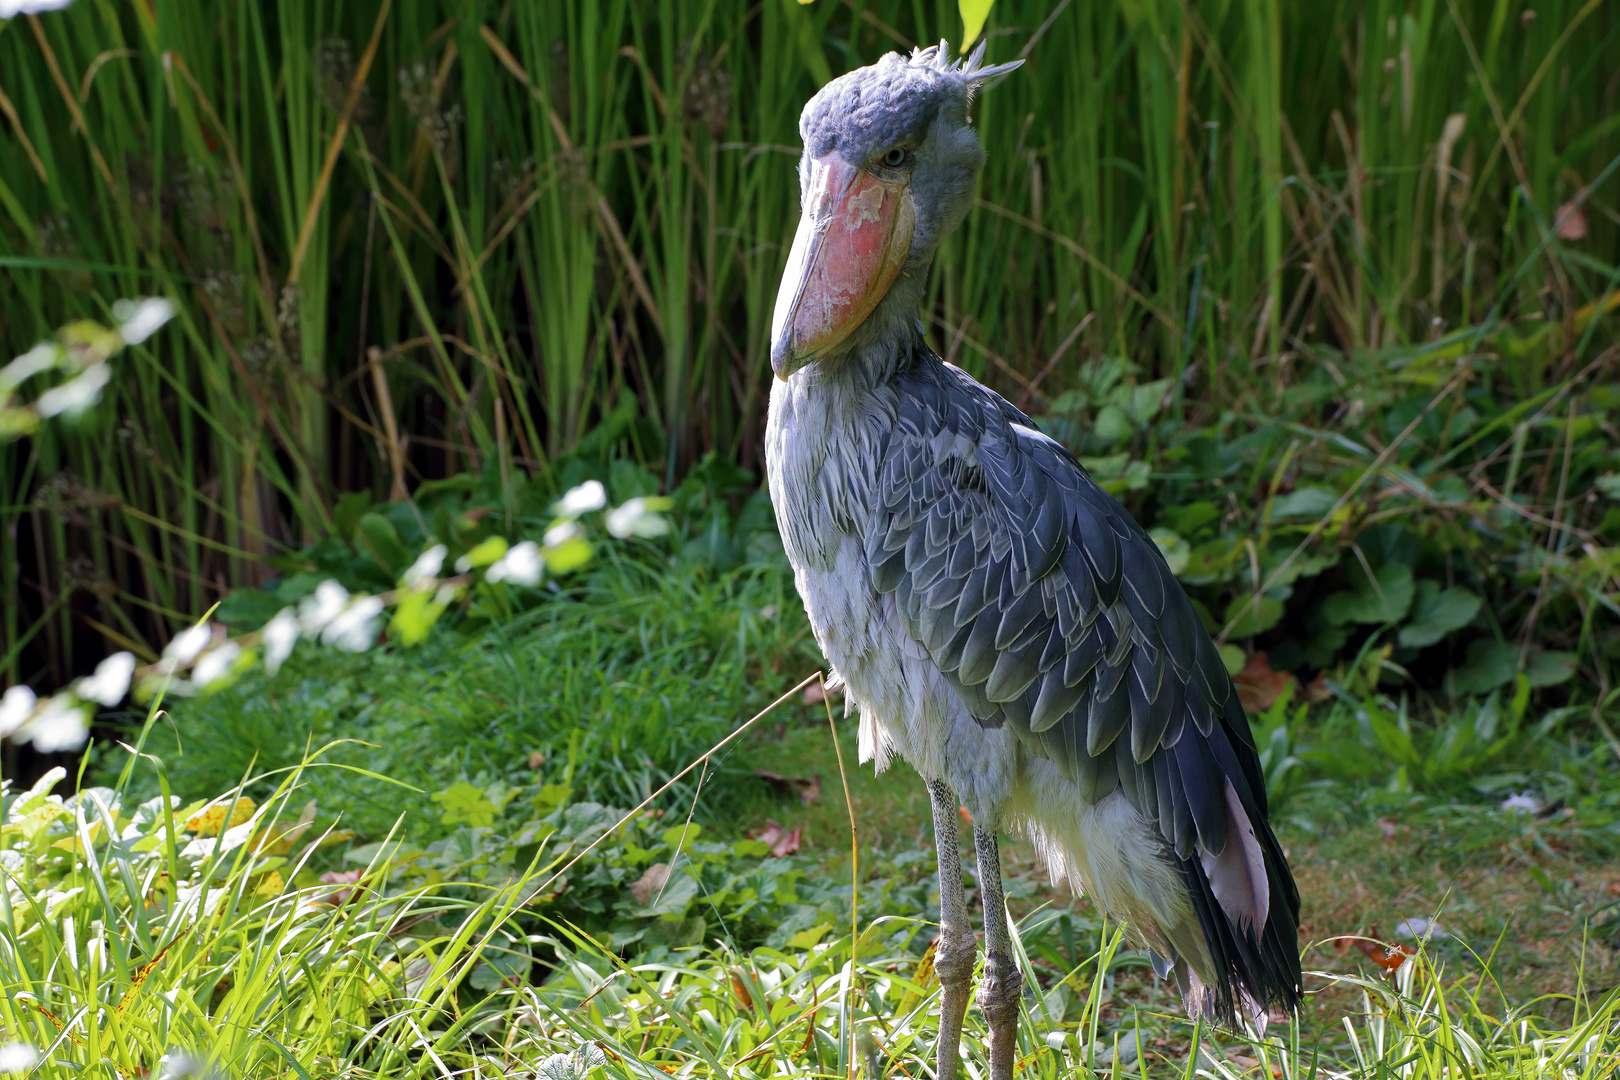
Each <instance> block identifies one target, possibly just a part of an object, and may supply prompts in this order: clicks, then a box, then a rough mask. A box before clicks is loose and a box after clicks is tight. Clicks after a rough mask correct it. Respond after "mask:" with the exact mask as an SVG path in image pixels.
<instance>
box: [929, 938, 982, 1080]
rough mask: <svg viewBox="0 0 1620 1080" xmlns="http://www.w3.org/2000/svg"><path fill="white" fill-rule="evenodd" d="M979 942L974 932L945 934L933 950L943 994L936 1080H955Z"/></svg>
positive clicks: (940, 1006)
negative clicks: (963, 1022)
mask: <svg viewBox="0 0 1620 1080" xmlns="http://www.w3.org/2000/svg"><path fill="white" fill-rule="evenodd" d="M978 951H979V950H978V942H977V940H976V939H975V938H974V936H973V932H972V931H971V930H968V931H958V932H954V933H953V932H951V931H949V930H947V931H944V932H942V933H941V934H940V936H939V943H938V944H937V945H936V946H935V947H934V974H935V975H937V976H939V986H940V989H941V990H942V991H943V993H942V994H941V997H940V1003H939V1042H938V1043H937V1044H936V1046H935V1069H936V1072H935V1076H936V1077H937V1080H953V1078H954V1077H955V1076H956V1067H957V1062H958V1061H959V1060H960V1058H961V1045H962V1018H963V1017H964V1016H966V1015H967V1007H968V991H970V990H971V989H972V988H973V964H974V961H975V960H976V959H977V956H978Z"/></svg>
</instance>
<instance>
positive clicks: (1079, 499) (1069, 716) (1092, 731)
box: [864, 360, 1298, 983]
mask: <svg viewBox="0 0 1620 1080" xmlns="http://www.w3.org/2000/svg"><path fill="white" fill-rule="evenodd" d="M895 390H896V392H897V395H898V404H897V417H896V422H895V424H894V427H893V429H892V432H891V434H890V435H889V437H888V440H887V443H886V445H884V446H883V448H882V452H881V454H882V456H881V462H880V463H879V466H878V470H877V475H876V483H877V491H876V499H875V501H876V504H877V509H876V513H875V514H874V517H873V520H872V522H871V524H870V526H869V529H868V531H867V533H866V535H865V537H864V541H865V545H866V554H867V557H868V559H869V562H870V565H871V566H872V569H873V575H874V580H875V583H876V586H877V588H878V590H879V591H880V592H885V593H886V592H891V591H892V592H893V593H894V594H895V607H896V610H897V611H898V613H899V615H900V620H901V624H902V626H903V627H904V628H905V630H906V632H907V633H908V634H909V635H911V636H912V637H913V638H915V639H916V640H917V641H918V642H920V643H921V644H922V645H923V646H924V647H925V648H926V649H927V650H928V652H929V654H930V655H931V656H932V657H933V659H934V662H935V663H936V664H937V665H938V667H939V668H940V670H941V671H942V672H944V674H945V675H946V677H947V678H948V679H949V680H950V681H951V683H952V685H953V686H954V687H955V688H956V690H957V692H958V694H959V695H960V696H961V698H962V700H963V702H964V703H965V704H966V705H967V707H968V709H969V710H971V711H972V713H973V714H974V715H975V716H976V717H978V718H979V720H980V721H981V722H982V723H984V724H985V725H987V726H1001V725H1003V724H1005V725H1007V726H1009V727H1010V728H1011V729H1012V730H1013V731H1014V732H1015V733H1016V735H1017V737H1018V739H1019V740H1020V741H1021V742H1022V743H1023V744H1024V745H1025V746H1026V747H1027V748H1028V749H1029V750H1030V751H1031V752H1033V753H1034V754H1036V755H1038V756H1041V757H1045V758H1048V759H1050V760H1051V761H1052V762H1053V763H1055V764H1056V765H1057V767H1058V768H1059V769H1060V770H1061V771H1062V772H1063V773H1064V774H1065V775H1066V776H1068V777H1069V778H1070V779H1071V780H1073V781H1075V782H1076V783H1077V784H1078V785H1079V786H1080V789H1081V792H1082V795H1083V797H1085V798H1087V799H1088V800H1089V801H1091V802H1092V803H1095V802H1098V801H1100V800H1101V799H1103V798H1105V797H1106V796H1107V795H1109V794H1110V793H1112V792H1113V791H1114V790H1115V789H1116V788H1123V790H1124V792H1125V795H1126V796H1127V797H1128V798H1129V799H1130V801H1131V802H1132V803H1133V804H1134V805H1135V806H1136V808H1137V809H1138V810H1139V811H1140V812H1141V813H1142V814H1144V815H1145V816H1146V817H1147V818H1149V819H1150V820H1153V821H1156V822H1157V824H1158V829H1159V832H1160V833H1161V835H1162V836H1163V838H1164V840H1165V842H1166V844H1167V846H1168V847H1169V848H1171V849H1172V850H1173V851H1174V854H1175V856H1176V858H1177V862H1178V863H1179V864H1180V865H1181V866H1182V872H1183V874H1184V876H1185V875H1187V874H1188V873H1189V872H1192V876H1193V878H1194V879H1197V880H1189V886H1190V887H1192V886H1195V885H1196V886H1198V887H1196V888H1191V891H1192V892H1193V893H1194V899H1195V906H1197V901H1198V897H1199V896H1203V897H1204V898H1205V899H1206V900H1207V901H1209V904H1210V906H1212V905H1218V906H1219V907H1220V908H1221V909H1222V910H1223V911H1224V912H1225V914H1226V915H1227V918H1226V919H1216V920H1215V921H1216V922H1218V923H1220V924H1222V925H1223V926H1225V927H1227V928H1228V930H1230V928H1232V927H1234V926H1236V927H1241V928H1242V929H1244V930H1247V931H1249V932H1250V933H1251V934H1253V936H1254V937H1255V938H1257V939H1260V938H1264V937H1266V936H1268V933H1269V930H1270V929H1271V928H1268V923H1269V922H1272V921H1273V920H1270V919H1269V918H1268V916H1269V914H1270V913H1271V911H1272V909H1273V908H1276V907H1278V906H1279V905H1278V904H1275V903H1273V901H1281V903H1282V905H1285V906H1286V907H1287V908H1288V909H1291V910H1289V911H1287V912H1282V911H1279V912H1278V914H1279V915H1280V916H1284V917H1286V921H1287V923H1288V931H1287V932H1288V933H1291V932H1292V930H1293V927H1294V925H1295V923H1296V921H1297V911H1298V896H1297V894H1296V893H1295V892H1294V888H1293V882H1292V880H1291V877H1290V875H1289V874H1288V871H1287V868H1286V864H1285V863H1284V862H1283V859H1282V853H1281V850H1280V848H1278V847H1277V845H1276V840H1275V838H1274V837H1273V836H1272V834H1271V830H1270V829H1269V827H1268V826H1267V824H1266V793H1265V781H1264V778H1263V775H1262V774H1261V771H1260V765H1259V761H1258V758H1257V755H1256V753H1255V749H1254V743H1253V738H1252V736H1251V735H1250V733H1249V730H1248V721H1247V719H1246V718H1245V716H1244V713H1243V708H1242V706H1241V705H1240V704H1239V703H1238V700H1237V694H1236V691H1235V690H1234V688H1233V686H1232V681H1231V679H1230V677H1229V676H1228V674H1227V672H1226V669H1225V666H1224V665H1223V664H1222V662H1221V659H1220V655H1219V653H1218V652H1217V651H1216V648H1215V645H1214V642H1213V641H1211V640H1210V636H1209V634H1208V632H1207V631H1206V630H1205V629H1204V626H1203V624H1202V623H1201V622H1200V620H1199V618H1198V615H1197V613H1196V612H1195V611H1194V610H1193V606H1192V602H1191V601H1190V600H1189V599H1188V597H1187V595H1186V593H1185V592H1183V591H1182V589H1181V587H1180V585H1179V584H1178V583H1177V582H1176V580H1175V578H1174V577H1173V576H1172V575H1171V573H1170V568H1169V567H1168V566H1167V565H1166V563H1165V561H1164V557H1163V556H1162V555H1161V554H1160V552H1159V549H1158V546H1157V545H1156V544H1154V542H1153V540H1152V539H1151V538H1150V537H1148V535H1147V534H1146V533H1145V532H1143V530H1142V528H1141V527H1140V526H1139V525H1138V524H1137V523H1136V522H1135V521H1134V520H1133V519H1132V518H1131V516H1130V515H1129V514H1128V513H1126V511H1125V509H1124V508H1123V507H1121V506H1120V505H1119V503H1117V502H1116V501H1114V499H1113V498H1112V497H1111V496H1109V495H1108V493H1107V492H1105V491H1103V490H1102V488H1100V487H1098V486H1097V484H1096V482H1095V481H1093V480H1092V479H1091V477H1090V476H1088V475H1087V474H1086V472H1085V470H1084V469H1082V468H1081V467H1080V465H1079V463H1078V462H1077V461H1075V459H1074V458H1073V456H1072V455H1070V454H1069V453H1068V451H1067V450H1065V449H1064V448H1063V447H1062V446H1061V445H1059V444H1058V443H1056V442H1054V441H1053V440H1051V439H1049V438H1047V437H1046V436H1045V435H1043V434H1042V433H1041V432H1040V431H1038V430H1037V429H1036V428H1035V425H1034V423H1033V421H1031V420H1030V419H1029V418H1028V417H1026V416H1024V414H1022V413H1021V412H1019V411H1018V410H1016V409H1014V408H1013V407H1012V406H1011V405H1009V404H1008V403H1007V402H1006V401H1004V400H1003V399H1002V398H1000V397H999V396H997V395H996V394H994V393H992V392H991V391H989V390H987V389H986V388H984V387H982V386H980V385H979V384H978V383H976V382H974V381H973V380H971V379H970V378H968V377H967V376H966V375H965V374H963V373H961V372H960V371H958V370H957V369H955V368H953V367H950V366H949V365H945V364H943V363H941V362H939V361H937V360H934V361H933V362H931V363H930V362H923V363H919V364H916V365H915V366H914V367H913V368H912V369H911V370H910V371H908V372H906V373H904V374H902V375H901V376H900V377H899V380H898V382H897V384H896V385H895ZM1194 864H1196V866H1197V868H1199V869H1202V870H1203V874H1202V877H1201V878H1200V876H1199V875H1198V874H1197V873H1196V871H1194ZM1215 914H1216V913H1215V912H1213V911H1211V912H1207V913H1205V912H1202V911H1201V912H1200V922H1202V923H1204V924H1205V930H1206V936H1208V934H1209V933H1211V932H1218V931H1219V930H1220V927H1211V926H1210V923H1209V919H1210V918H1213V917H1214V915H1215ZM1206 915H1207V916H1208V917H1209V918H1206ZM1287 916H1292V917H1287ZM1275 929H1276V930H1278V931H1279V933H1280V932H1281V928H1280V927H1277V928H1275ZM1278 944H1279V945H1281V944H1282V943H1281V942H1279V943H1278ZM1286 944H1287V946H1289V947H1290V948H1291V947H1293V945H1294V942H1293V941H1292V939H1291V938H1290V939H1289V940H1288V941H1287V942H1286ZM1239 945H1240V943H1239V942H1235V941H1234V942H1232V947H1233V948H1238V947H1239ZM1285 951H1286V950H1285ZM1292 955H1293V956H1294V966H1295V970H1296V971H1297V964H1298V959H1297V958H1298V952H1297V948H1294V949H1293V952H1292ZM1255 959H1256V960H1259V957H1258V956H1257V957H1255ZM1294 978H1295V981H1296V983H1297V975H1296V976H1294Z"/></svg>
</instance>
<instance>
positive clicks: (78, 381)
mask: <svg viewBox="0 0 1620 1080" xmlns="http://www.w3.org/2000/svg"><path fill="white" fill-rule="evenodd" d="M4 2H5V0H0V3H4ZM110 378H112V369H111V368H109V367H108V366H107V365H106V364H96V365H95V366H93V367H91V368H88V369H87V370H86V371H85V372H84V374H82V375H79V376H78V377H77V378H73V379H69V380H68V381H67V382H65V383H63V384H62V385H61V386H58V387H56V388H55V389H52V390H47V391H45V392H44V393H43V394H41V395H39V401H37V402H36V403H35V404H34V407H35V408H36V409H38V410H39V415H41V416H44V417H51V416H56V415H58V414H60V413H67V412H80V411H82V410H84V409H88V408H89V407H90V406H92V405H94V404H95V403H96V399H97V398H99V397H101V389H102V387H104V386H106V385H107V380H108V379H110Z"/></svg>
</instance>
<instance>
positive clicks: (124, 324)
mask: <svg viewBox="0 0 1620 1080" xmlns="http://www.w3.org/2000/svg"><path fill="white" fill-rule="evenodd" d="M4 3H6V0H0V4H4ZM112 313H113V318H115V319H117V320H118V324H119V325H118V330H119V332H120V333H121V334H123V335H124V344H125V345H139V344H140V343H141V342H143V341H145V340H146V339H147V338H149V337H151V336H152V335H153V334H155V333H157V331H158V327H160V326H162V325H163V324H164V323H166V322H168V321H169V320H170V319H172V318H174V316H175V306H174V302H173V301H172V300H167V299H165V298H163V297H161V296H146V297H142V298H141V299H139V300H117V301H114V302H113V306H112Z"/></svg>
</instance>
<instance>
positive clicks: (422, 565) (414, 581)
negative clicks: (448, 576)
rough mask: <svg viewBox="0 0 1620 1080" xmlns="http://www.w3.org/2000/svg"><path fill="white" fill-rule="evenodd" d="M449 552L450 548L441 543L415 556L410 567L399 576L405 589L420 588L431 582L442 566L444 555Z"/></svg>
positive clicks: (436, 576)
mask: <svg viewBox="0 0 1620 1080" xmlns="http://www.w3.org/2000/svg"><path fill="white" fill-rule="evenodd" d="M449 553H450V549H449V548H447V547H445V546H444V545H443V544H434V545H433V546H432V547H430V548H428V549H427V550H426V551H424V552H422V554H420V555H418V556H417V557H416V561H415V562H413V563H411V568H410V569H409V570H407V571H405V574H404V576H403V577H401V578H400V583H401V584H402V585H404V586H405V587H406V588H407V589H422V588H426V587H427V586H429V585H431V584H433V582H434V580H435V579H437V578H438V576H439V571H440V570H442V569H443V568H444V557H445V556H446V555H448V554H449Z"/></svg>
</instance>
